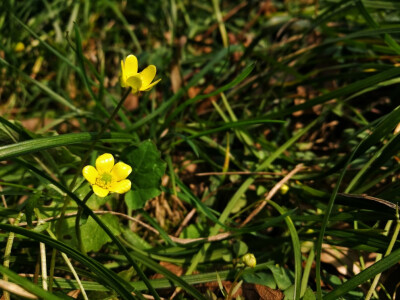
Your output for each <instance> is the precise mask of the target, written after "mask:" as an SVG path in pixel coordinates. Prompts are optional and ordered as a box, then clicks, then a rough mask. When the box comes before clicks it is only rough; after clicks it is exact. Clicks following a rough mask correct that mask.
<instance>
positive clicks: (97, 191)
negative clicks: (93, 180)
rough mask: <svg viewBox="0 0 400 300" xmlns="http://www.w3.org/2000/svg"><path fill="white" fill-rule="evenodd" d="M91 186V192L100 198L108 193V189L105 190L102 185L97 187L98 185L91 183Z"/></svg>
mask: <svg viewBox="0 0 400 300" xmlns="http://www.w3.org/2000/svg"><path fill="white" fill-rule="evenodd" d="M92 187H93V192H94V193H95V194H96V195H97V196H99V197H101V198H104V197H105V196H107V195H108V193H109V191H108V190H106V189H103V188H102V187H99V186H98V185H95V184H94V185H92Z"/></svg>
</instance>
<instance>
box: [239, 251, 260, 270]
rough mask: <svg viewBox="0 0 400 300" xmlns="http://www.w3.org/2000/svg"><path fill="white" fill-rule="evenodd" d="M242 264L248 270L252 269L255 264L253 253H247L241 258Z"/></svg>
mask: <svg viewBox="0 0 400 300" xmlns="http://www.w3.org/2000/svg"><path fill="white" fill-rule="evenodd" d="M242 260H243V262H244V264H245V265H246V266H248V267H250V268H254V267H255V266H256V264H257V260H256V257H255V256H254V254H253V253H247V254H245V255H244V256H243V257H242Z"/></svg>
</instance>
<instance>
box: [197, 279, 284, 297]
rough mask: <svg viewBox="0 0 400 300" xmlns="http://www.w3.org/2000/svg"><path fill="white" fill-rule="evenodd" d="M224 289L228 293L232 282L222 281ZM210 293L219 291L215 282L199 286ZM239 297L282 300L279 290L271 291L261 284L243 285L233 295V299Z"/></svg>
mask: <svg viewBox="0 0 400 300" xmlns="http://www.w3.org/2000/svg"><path fill="white" fill-rule="evenodd" d="M222 285H223V287H224V289H225V290H226V291H227V292H228V293H229V290H230V289H231V288H232V282H230V281H222ZM201 286H202V287H205V288H207V289H209V290H211V291H212V292H216V291H217V290H219V286H218V283H217V282H207V283H204V284H202V285H201ZM237 296H241V297H242V298H244V299H246V300H260V299H261V300H282V299H283V298H284V295H283V293H282V292H281V291H280V290H273V289H271V288H269V287H267V286H264V285H261V284H252V283H243V284H242V286H241V287H240V288H239V289H238V291H237V292H236V293H235V294H234V295H233V298H236V297H237Z"/></svg>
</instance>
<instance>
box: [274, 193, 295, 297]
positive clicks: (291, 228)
mask: <svg viewBox="0 0 400 300" xmlns="http://www.w3.org/2000/svg"><path fill="white" fill-rule="evenodd" d="M268 203H270V204H271V205H272V206H273V207H274V208H275V209H276V210H277V211H278V212H279V213H280V214H281V215H285V213H287V212H286V211H285V209H284V208H282V207H281V206H280V205H278V204H277V203H275V202H274V201H272V200H268ZM285 222H286V225H287V227H288V229H289V232H290V236H291V238H292V243H293V253H294V273H295V276H294V298H295V299H296V300H298V299H300V291H301V273H302V272H301V250H300V248H301V246H300V240H299V236H298V234H297V230H296V227H295V226H294V223H293V221H292V218H290V216H285Z"/></svg>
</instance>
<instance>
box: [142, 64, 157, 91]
mask: <svg viewBox="0 0 400 300" xmlns="http://www.w3.org/2000/svg"><path fill="white" fill-rule="evenodd" d="M140 75H142V87H143V89H146V88H147V86H148V85H149V84H150V83H151V82H152V81H153V79H154V77H155V76H156V66H153V65H150V66H148V67H147V68H146V69H144V70H143V71H142V72H140Z"/></svg>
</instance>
